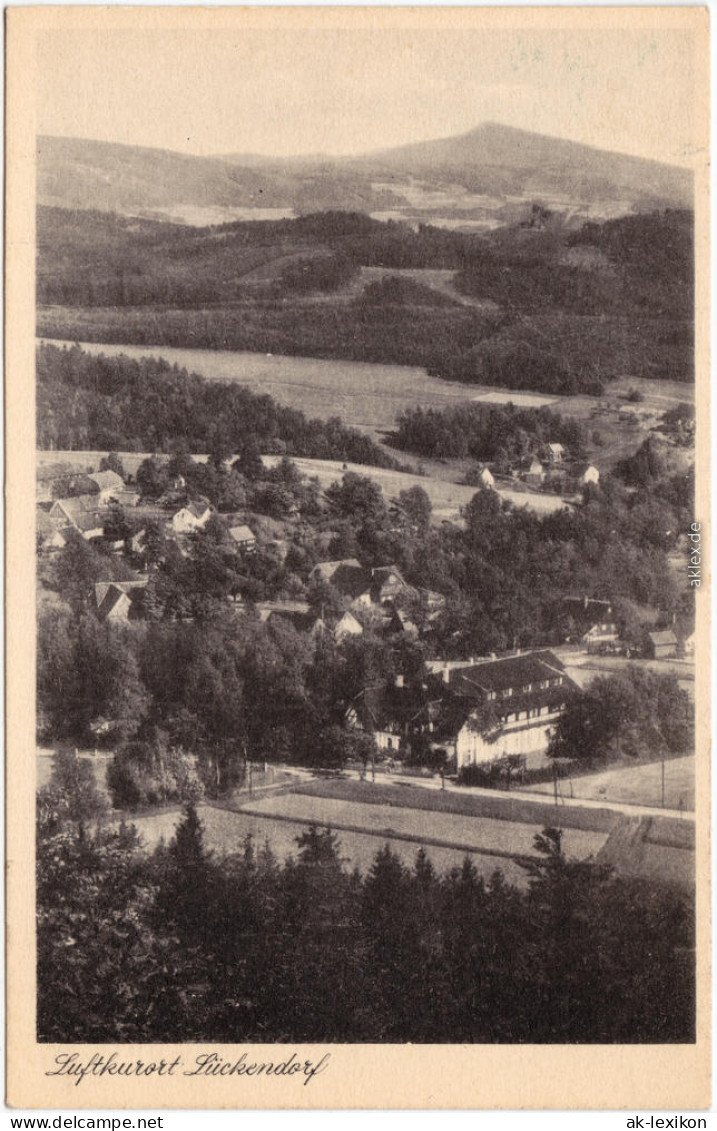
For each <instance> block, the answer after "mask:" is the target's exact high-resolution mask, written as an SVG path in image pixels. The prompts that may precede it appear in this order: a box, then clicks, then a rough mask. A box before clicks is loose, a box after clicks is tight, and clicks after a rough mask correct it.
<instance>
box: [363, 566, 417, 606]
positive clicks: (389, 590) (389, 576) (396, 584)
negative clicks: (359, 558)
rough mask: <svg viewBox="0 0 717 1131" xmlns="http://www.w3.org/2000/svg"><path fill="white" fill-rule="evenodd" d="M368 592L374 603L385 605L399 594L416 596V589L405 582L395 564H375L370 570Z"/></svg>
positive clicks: (399, 595)
mask: <svg viewBox="0 0 717 1131" xmlns="http://www.w3.org/2000/svg"><path fill="white" fill-rule="evenodd" d="M370 593H371V601H372V603H373V604H374V605H386V604H389V603H391V602H393V601H394V600H395V599H396V598H397V597H401V596H408V595H412V594H415V595H416V596H417V591H416V590H415V589H412V588H411V586H410V585H407V584H406V582H405V581H404V579H403V577H402V576H401V573H400V571H399V569H398V567H397V566H395V565H387V566H376V567H375V568H374V569H372V570H371V588H370Z"/></svg>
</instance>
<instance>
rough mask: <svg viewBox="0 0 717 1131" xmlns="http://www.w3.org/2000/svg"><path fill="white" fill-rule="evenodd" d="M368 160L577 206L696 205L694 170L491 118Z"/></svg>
mask: <svg viewBox="0 0 717 1131" xmlns="http://www.w3.org/2000/svg"><path fill="white" fill-rule="evenodd" d="M364 160H365V161H368V162H375V164H376V166H377V167H379V168H385V169H392V170H395V171H396V172H397V173H409V174H411V175H412V176H414V177H415V176H421V177H425V178H427V179H429V178H431V177H435V176H436V175H440V176H441V177H445V176H446V174H450V175H451V176H452V177H454V178H455V179H456V181H457V183H459V184H461V185H464V186H465V187H466V188H469V189H471V191H473V192H483V193H501V192H508V193H519V194H522V195H523V196H526V197H533V198H535V199H539V198H540V197H541V196H542V197H546V196H547V197H550V196H555V195H561V196H565V198H566V199H567V200H568V201H572V202H573V203H575V204H577V203H578V202H580V203H582V204H586V203H589V202H591V201H597V200H601V199H607V198H610V197H613V198H615V199H616V200H618V199H621V198H625V201H626V203H627V202H628V201H629V202H630V203H631V204H632V205H633V207H635V206H639V210H640V211H651V210H652V209H654V208H656V207H675V206H678V207H683V208H689V207H691V205H692V174H691V172H690V171H689V170H686V169H680V168H678V167H676V166H672V165H663V164H660V163H659V162H658V161H648V160H645V159H644V158H640V157H629V156H626V155H625V154H622V153H612V152H610V151H608V150H603V149H595V148H594V147H592V146H589V145H581V144H579V143H577V142H574V141H565V140H564V139H561V138H556V137H547V136H545V135H544V134H536V133H529V132H528V131H527V130H519V129H514V128H513V127H510V126H501V125H498V124H496V123H494V122H486V123H484V124H483V125H481V126H479V127H478V128H477V129H475V130H471V131H470V132H469V133H466V134H461V135H460V136H459V137H449V138H442V139H440V140H438V141H427V142H420V143H418V144H416V145H404V146H401V147H400V148H398V149H389V150H385V151H383V152H379V153H376V154H374V155H372V156H369V157H367V158H365V159H364Z"/></svg>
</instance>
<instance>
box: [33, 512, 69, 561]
mask: <svg viewBox="0 0 717 1131" xmlns="http://www.w3.org/2000/svg"><path fill="white" fill-rule="evenodd" d="M35 534H36V537H37V544H38V547H39V549H40V550H41V551H42V552H43V553H51V552H52V551H53V550H64V548H65V546H66V545H67V544H68V542H69V541H70V540H71V539H72V538H73V537H74V536H76V534H77V531H76V530H75V528H74V527H73V526H69V525H68V526H58V524H57V523H56V522H53V520H52V519H51V518H50V516H49V514H48V513H47V512H46V511H44V510H43V509H42V508H41V507H38V509H37V515H36V522H35Z"/></svg>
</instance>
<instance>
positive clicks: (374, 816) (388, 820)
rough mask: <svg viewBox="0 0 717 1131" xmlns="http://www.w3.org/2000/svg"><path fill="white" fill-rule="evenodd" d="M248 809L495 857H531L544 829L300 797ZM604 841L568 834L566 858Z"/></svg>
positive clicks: (270, 800)
mask: <svg viewBox="0 0 717 1131" xmlns="http://www.w3.org/2000/svg"><path fill="white" fill-rule="evenodd" d="M247 807H248V808H249V807H250V808H251V809H252V810H253V811H254V812H255V813H256V812H260V813H266V815H267V816H271V817H281V818H287V819H292V818H296V819H298V820H301V821H316V822H318V823H320V824H323V825H331V827H332V828H337V829H340V828H342V827H345V826H349V827H352V828H357V827H360V828H361V829H365V830H366V831H367V832H372V833H374V834H378V835H380V836H386V837H390V836H391V835H392V834H396V835H398V836H402V835H403V836H408V837H411V838H412V839H416V840H417V842H418V843H420V841H421V838H423V837H425V838H426V842H427V843H430V840H440V841H445V842H450V843H452V844H455V845H460V846H461V848H464V847H465V846H467V845H470V846H472V847H473V848H476V849H478V850H480V849H482V850H484V851H485V852H487V853H488V854H490V853H492V852H494V853H495V854H496V855H498V854H501V855H502V854H503V853H507V854H510V855H513V854H515V855H525V856H531V855H533V838H534V836H535V834H536V833H537V832H539V831H540V828H541V826H540V824H534V825H530V824H525V823H522V822H516V821H503V820H496V819H492V818H490V817H477V816H464V815H461V814H458V813H445V812H444V813H441V812H434V813H432V814H431V818H430V821H427V820H426V817H425V814H424V813H421V812H420V811H416V810H415V809H410V808H406V807H399V806H395V805H391V804H386V803H383V804H375V805H372V804H370V803H367V802H365V801H355V800H343V799H338V798H327V797H321V798H318V797H311V796H308V795H306V794H296V793H285V794H282V795H281V796H273V797H266V798H265V799H264V800H263V801H259V802H257V803H253V804H252V803H250V804H249V806H247ZM606 839H607V834H606V833H600V832H594V831H585V830H581V829H570V830H568V832H567V833H566V835H565V847H566V852H567V855H568V856H571V857H573V858H575V859H584V858H585V857H586V856H590V855H592V854H593V853H595V852H597V851H599V849H600V848H602V846H603V844H604V843H605V841H606Z"/></svg>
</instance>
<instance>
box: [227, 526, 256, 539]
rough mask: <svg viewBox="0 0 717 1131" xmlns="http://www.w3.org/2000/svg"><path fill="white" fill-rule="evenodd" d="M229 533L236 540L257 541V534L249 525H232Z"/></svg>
mask: <svg viewBox="0 0 717 1131" xmlns="http://www.w3.org/2000/svg"><path fill="white" fill-rule="evenodd" d="M229 533H230V534H231V536H232V538H233V539H234V541H235V542H256V535H255V534H254V531H253V530H252V529H251V527H249V526H231V527H230V528H229Z"/></svg>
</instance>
